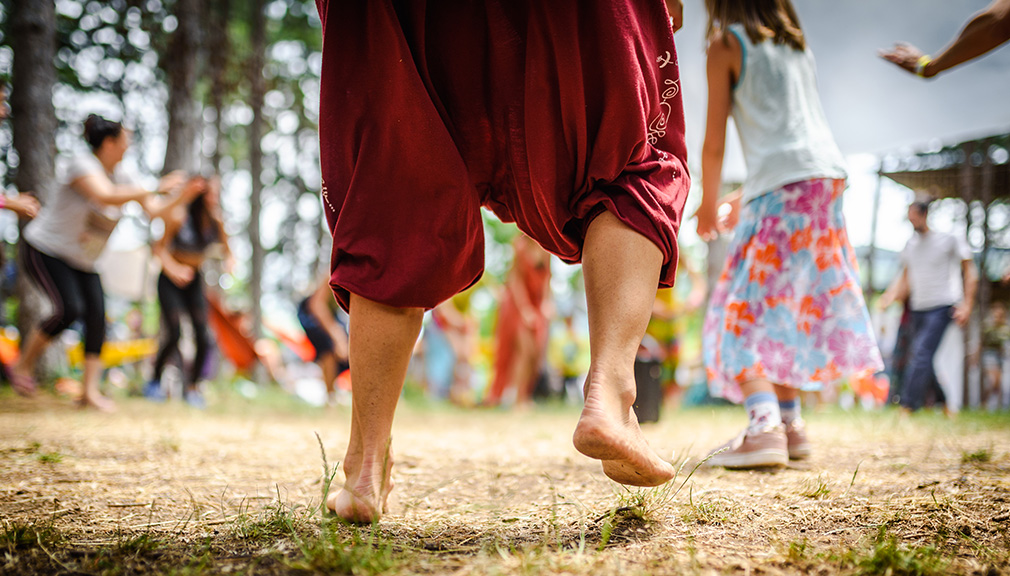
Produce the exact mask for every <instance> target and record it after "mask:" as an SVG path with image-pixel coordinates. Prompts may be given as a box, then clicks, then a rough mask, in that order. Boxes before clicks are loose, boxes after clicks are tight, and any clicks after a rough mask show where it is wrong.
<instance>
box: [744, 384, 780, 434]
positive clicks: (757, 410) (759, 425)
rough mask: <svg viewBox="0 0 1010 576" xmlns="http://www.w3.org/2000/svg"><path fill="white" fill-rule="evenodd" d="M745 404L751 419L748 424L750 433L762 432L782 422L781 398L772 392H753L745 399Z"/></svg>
mask: <svg viewBox="0 0 1010 576" xmlns="http://www.w3.org/2000/svg"><path fill="white" fill-rule="evenodd" d="M743 405H744V407H745V408H746V409H747V417H748V419H749V420H750V424H749V425H748V426H747V432H748V433H757V432H761V431H762V430H764V429H765V428H768V427H771V426H778V425H779V424H781V423H782V414H781V412H780V411H779V400H778V398H776V397H775V394H774V393H772V392H757V393H755V394H751V395H750V396H748V397H747V398H746V399H745V400H744V402H743Z"/></svg>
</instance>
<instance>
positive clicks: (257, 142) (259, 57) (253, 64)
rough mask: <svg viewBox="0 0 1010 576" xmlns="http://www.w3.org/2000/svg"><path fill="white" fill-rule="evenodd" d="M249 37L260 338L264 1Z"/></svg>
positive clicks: (255, 312)
mask: <svg viewBox="0 0 1010 576" xmlns="http://www.w3.org/2000/svg"><path fill="white" fill-rule="evenodd" d="M250 8H251V10H252V21H251V23H250V24H251V40H252V54H251V55H250V58H249V84H250V94H249V105H250V106H251V107H252V110H253V118H252V123H251V124H250V125H249V175H250V178H251V180H252V195H251V196H250V198H249V203H250V210H249V243H250V245H252V272H251V276H250V278H249V290H250V296H251V297H252V305H251V306H250V310H249V311H250V314H251V315H252V330H253V337H255V338H259V336H260V333H261V332H262V329H261V327H262V324H263V314H262V309H261V300H262V298H263V262H264V259H265V258H264V256H265V255H264V253H263V243H262V241H261V240H260V213H261V209H262V207H261V203H262V200H263V180H262V173H263V147H262V142H261V141H262V139H263V98H264V95H265V94H266V82H265V81H264V78H263V66H264V62H265V60H266V21H265V19H264V15H263V8H264V0H252V2H251V6H250Z"/></svg>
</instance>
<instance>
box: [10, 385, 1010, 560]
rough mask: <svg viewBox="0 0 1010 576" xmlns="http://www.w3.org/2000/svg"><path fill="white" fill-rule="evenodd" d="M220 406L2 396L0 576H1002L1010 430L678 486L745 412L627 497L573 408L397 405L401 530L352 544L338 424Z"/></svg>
mask: <svg viewBox="0 0 1010 576" xmlns="http://www.w3.org/2000/svg"><path fill="white" fill-rule="evenodd" d="M218 401H219V404H218V406H222V405H224V406H226V408H220V407H218V408H214V407H212V408H211V409H210V410H208V411H207V412H206V413H198V412H192V411H189V410H186V409H184V407H182V406H176V405H167V406H155V405H149V404H146V403H143V402H142V401H139V400H136V401H135V400H123V401H122V402H121V405H120V411H119V413H118V414H116V415H113V416H104V415H98V414H92V413H86V412H79V411H77V410H75V409H73V408H72V407H70V406H69V405H68V404H67V403H65V402H63V401H61V400H57V399H55V398H51V397H45V396H43V397H42V398H41V399H39V400H36V401H26V400H23V399H20V398H16V397H14V396H12V395H11V394H10V392H9V390H7V389H4V390H0V574H34V573H59V572H62V573H91V574H138V573H139V574H161V573H169V574H200V573H205V572H214V573H223V572H234V573H239V574H269V575H272V574H315V573H319V574H322V573H335V574H379V573H382V574H432V573H455V574H576V575H583V574H587V575H588V574H594V575H595V574H615V575H616V574H621V575H624V574H665V573H670V574H674V573H689V574H692V573H693V574H723V573H740V574H750V573H757V574H783V573H814V574H876V573H885V572H888V571H890V573H892V574H895V575H898V574H948V573H953V574H998V573H1007V572H1010V552H1008V550H1010V480H1008V475H1007V472H1008V471H1010V454H1008V451H1010V442H1008V440H1007V438H1008V437H1010V436H1008V432H1010V416H1007V415H1003V416H988V415H971V414H966V415H963V416H962V418H960V419H959V420H957V421H955V422H949V421H946V420H943V419H942V418H940V417H938V416H933V415H928V414H923V415H919V416H917V417H915V418H912V419H911V420H909V421H899V420H898V419H897V417H896V415H894V414H892V413H875V414H867V413H861V412H855V413H850V414H846V413H840V412H829V413H825V414H814V415H810V416H809V417H808V422H809V429H810V431H811V433H812V436H813V439H814V441H815V446H816V448H817V452H816V453H815V455H814V457H813V458H812V459H811V460H810V461H808V462H803V463H798V464H795V465H794V466H793V467H790V468H787V469H783V470H780V471H777V472H767V471H765V472H729V471H726V470H721V469H712V468H707V467H701V468H699V469H698V470H697V471H696V472H695V473H694V475H693V476H691V477H690V479H689V480H687V482H686V483H684V480H685V478H686V476H687V475H688V473H690V472H691V471H692V469H693V467H694V464H695V463H697V461H698V458H699V457H700V456H702V455H703V454H704V453H705V452H706V450H707V449H708V448H709V447H712V446H716V445H719V444H721V443H722V442H723V441H725V440H726V439H727V438H729V437H731V436H732V435H733V434H734V433H735V432H736V431H737V428H738V426H740V425H742V423H743V415H742V413H741V412H740V411H738V410H735V409H695V410H691V411H687V412H681V413H676V414H665V415H664V419H663V421H661V422H660V423H659V424H657V425H653V426H650V427H648V428H647V429H646V433H647V436H648V437H649V439H650V442H651V443H652V444H653V446H654V447H656V449H657V450H659V451H660V453H661V454H665V455H668V456H670V457H671V459H673V455H676V461H677V462H679V463H684V464H685V465H684V467H683V468H682V471H681V475H680V477H679V479H678V480H677V481H676V482H674V483H671V484H668V485H667V486H665V487H661V488H658V489H651V490H637V489H636V490H627V489H625V488H623V487H618V486H616V485H614V484H613V483H611V482H609V481H608V480H606V478H605V477H604V476H603V475H602V473H601V472H600V470H599V466H598V464H597V463H595V462H592V461H590V460H588V459H585V458H584V457H582V456H580V455H579V454H578V453H576V452H575V450H574V449H573V448H572V447H571V442H570V438H571V431H572V428H573V426H574V424H575V421H576V419H577V411H575V410H572V409H563V408H545V409H539V410H535V411H532V412H528V413H524V414H509V413H505V412H488V411H481V412H464V411H457V410H454V409H450V408H446V407H433V406H411V405H407V406H403V407H402V408H401V413H400V414H399V415H398V417H397V421H396V423H395V426H394V449H395V454H396V465H395V468H394V470H393V477H394V480H395V482H396V484H397V487H396V490H395V491H394V498H393V501H392V502H391V513H390V514H389V515H388V516H387V517H386V518H384V519H383V521H382V522H380V523H379V524H378V525H376V526H371V527H360V528H359V527H349V526H345V525H343V524H341V523H339V522H336V521H332V520H326V519H324V518H323V515H322V514H321V511H320V502H321V501H322V500H321V499H322V497H323V494H325V481H324V479H323V473H322V471H323V469H324V463H323V458H322V456H321V454H320V447H321V446H322V448H323V449H324V451H325V453H326V455H327V460H328V461H327V462H326V467H327V469H328V470H330V471H332V469H333V467H334V465H335V463H336V461H337V460H338V459H339V458H340V457H341V456H342V454H343V449H344V447H345V443H346V441H347V438H346V435H347V431H348V418H349V414H348V412H347V411H346V410H328V411H327V410H312V409H308V408H303V407H298V406H297V405H296V404H293V403H290V402H287V401H286V400H283V399H280V398H267V399H261V400H259V401H254V402H250V401H246V400H243V399H241V398H240V397H238V396H231V395H226V396H223V397H219V398H218ZM315 433H318V434H319V439H318V440H317V438H316V436H315V435H314V434H315ZM335 482H336V483H339V482H340V476H339V474H338V475H337V477H336V479H335ZM681 486H683V489H682V490H679V489H680V488H681ZM678 490H679V491H678Z"/></svg>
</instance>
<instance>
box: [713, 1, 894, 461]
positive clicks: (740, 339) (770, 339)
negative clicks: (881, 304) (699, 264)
mask: <svg viewBox="0 0 1010 576" xmlns="http://www.w3.org/2000/svg"><path fill="white" fill-rule="evenodd" d="M706 6H707V8H708V14H709V30H708V38H709V47H708V83H709V102H708V122H707V127H706V132H705V145H704V149H703V152H702V178H703V180H702V185H703V186H702V187H703V190H704V197H703V200H702V205H701V208H699V210H698V233H699V235H700V236H702V238H705V239H710V238H712V237H714V236H716V235H717V234H718V232H719V230H718V228H721V229H722V230H723V231H726V232H728V231H730V230H731V229H733V228H734V226H735V230H734V237H733V240H732V243H731V245H730V248H729V251H728V260H727V262H726V267H725V270H724V272H723V274H722V275H721V277H720V280H719V282H718V284H717V285H716V287H715V290H714V291H713V294H712V298H711V300H710V308H709V311H708V314H707V315H706V319H705V326H704V329H703V332H702V339H703V340H702V350H703V354H704V357H705V367H706V370H707V373H708V380H709V388H710V391H711V393H712V395H713V396H719V397H723V398H726V399H728V400H731V401H733V402H737V403H744V405H745V406H746V408H747V411H748V417H749V425H748V427H747V429H746V430H744V432H743V433H741V434H740V436H739V437H737V438H736V439H735V440H733V441H731V442H729V443H728V444H727V445H726V446H725V450H724V451H722V452H720V453H718V454H715V455H714V456H713V457H712V458H711V460H710V461H709V462H710V463H711V464H713V465H719V466H726V467H729V468H752V467H759V466H780V465H785V464H787V463H788V461H789V460H790V459H799V458H805V457H807V456H808V455H809V454H810V451H811V445H810V443H809V442H808V441H807V438H806V433H805V431H804V428H803V421H802V419H801V418H800V415H799V393H800V391H805V390H809V391H815V390H820V389H821V388H822V387H824V386H833V385H836V384H837V383H838V382H840V381H841V380H842V379H849V380H850V381H853V382H858V381H860V379H865V378H869V377H872V375H873V374H874V373H875V372H877V371H879V370H881V369H882V367H883V365H882V362H881V360H880V353H879V351H878V349H877V345H876V341H875V338H874V333H873V330H872V328H871V326H870V321H869V314H868V313H867V310H866V304H865V303H864V301H863V296H862V290H861V289H860V286H859V281H858V275H857V274H856V269H855V265H856V262H855V257H854V254H853V251H852V247H851V246H850V244H849V241H848V236H847V235H846V232H845V222H844V219H843V217H842V210H841V194H842V191H843V190H844V189H845V168H844V162H843V159H842V155H841V152H839V150H838V146H837V145H836V144H835V142H834V139H833V138H832V137H831V131H830V129H829V128H828V123H827V120H826V119H825V116H824V112H823V110H822V108H821V103H820V99H819V97H818V95H817V84H816V80H815V76H814V60H813V55H812V54H811V52H810V50H809V49H808V48H807V45H806V39H805V38H804V36H803V31H802V29H801V28H800V24H799V19H798V18H797V16H796V12H795V10H794V9H793V7H792V5H791V4H790V2H789V0H707V2H706ZM730 116H732V117H733V121H734V123H735V124H736V127H737V131H738V132H739V133H740V140H741V144H742V147H743V152H744V159H745V161H746V164H747V179H746V180H745V181H744V184H743V187H742V190H740V191H738V192H737V193H734V195H733V197H732V199H731V201H730V205H731V208H732V211H731V212H730V216H729V217H728V218H727V220H726V222H724V223H723V224H722V225H719V224H717V214H718V205H719V193H720V189H721V188H722V178H721V173H722V162H723V152H724V149H725V141H726V123H727V121H728V118H729V117H730Z"/></svg>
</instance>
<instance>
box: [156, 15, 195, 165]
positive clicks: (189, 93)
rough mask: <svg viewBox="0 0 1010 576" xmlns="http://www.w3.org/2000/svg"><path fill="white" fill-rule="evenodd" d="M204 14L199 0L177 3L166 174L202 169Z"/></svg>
mask: <svg viewBox="0 0 1010 576" xmlns="http://www.w3.org/2000/svg"><path fill="white" fill-rule="evenodd" d="M200 13H201V10H200V2H199V0H176V4H175V17H176V20H177V21H178V23H179V24H178V28H176V29H175V32H174V33H173V34H172V40H171V41H170V42H169V49H168V54H166V55H165V56H166V59H165V71H166V72H168V90H169V92H168V143H167V144H166V149H165V166H164V168H163V169H162V173H163V174H167V173H168V172H171V171H172V170H185V171H187V172H190V173H194V172H196V171H197V170H198V169H199V167H200V166H199V164H198V162H197V154H196V150H197V147H196V138H197V134H198V132H199V127H200V115H199V107H198V106H197V103H196V100H195V99H194V98H193V93H194V91H195V90H196V77H197V54H198V53H199V50H200Z"/></svg>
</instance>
